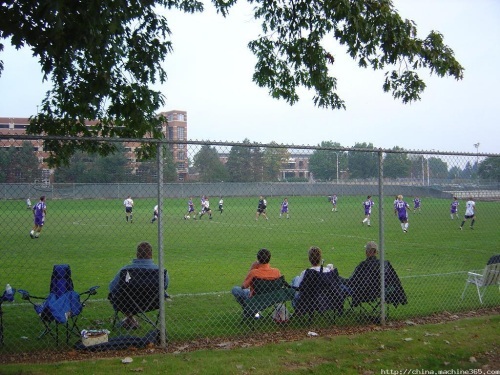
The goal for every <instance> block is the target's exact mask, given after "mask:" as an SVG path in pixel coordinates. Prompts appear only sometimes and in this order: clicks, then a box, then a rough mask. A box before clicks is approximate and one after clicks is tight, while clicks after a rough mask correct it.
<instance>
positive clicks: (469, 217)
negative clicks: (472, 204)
mask: <svg viewBox="0 0 500 375" xmlns="http://www.w3.org/2000/svg"><path fill="white" fill-rule="evenodd" d="M464 218H465V219H472V218H474V215H465V216H464Z"/></svg>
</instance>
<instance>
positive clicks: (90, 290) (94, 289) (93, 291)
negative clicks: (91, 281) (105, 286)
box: [80, 285, 99, 296]
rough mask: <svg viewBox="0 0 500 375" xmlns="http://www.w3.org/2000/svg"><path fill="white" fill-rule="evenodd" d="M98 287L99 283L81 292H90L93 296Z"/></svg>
mask: <svg viewBox="0 0 500 375" xmlns="http://www.w3.org/2000/svg"><path fill="white" fill-rule="evenodd" d="M97 289H99V285H95V286H93V287H90V288H89V289H88V290H86V291H85V292H83V293H80V295H83V294H88V295H89V296H93V295H95V294H97Z"/></svg>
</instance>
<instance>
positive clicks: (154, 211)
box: [151, 205, 158, 224]
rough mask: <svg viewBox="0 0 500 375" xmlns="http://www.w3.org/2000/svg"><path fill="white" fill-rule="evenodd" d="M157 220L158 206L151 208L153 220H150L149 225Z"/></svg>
mask: <svg viewBox="0 0 500 375" xmlns="http://www.w3.org/2000/svg"><path fill="white" fill-rule="evenodd" d="M156 219H158V205H156V206H155V207H154V208H153V218H152V219H151V224H152V223H154V222H155V221H156Z"/></svg>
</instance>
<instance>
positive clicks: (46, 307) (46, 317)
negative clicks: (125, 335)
mask: <svg viewBox="0 0 500 375" xmlns="http://www.w3.org/2000/svg"><path fill="white" fill-rule="evenodd" d="M97 288H99V286H93V287H91V288H89V289H88V290H86V291H85V292H83V293H77V292H75V290H74V287H73V280H72V278H71V268H70V266H69V265H68V264H56V265H55V266H54V268H53V270H52V276H51V279H50V293H49V295H48V296H47V297H36V296H32V295H30V293H29V292H28V291H26V290H22V289H19V290H18V293H19V294H21V296H22V298H23V299H24V300H27V301H28V302H30V303H31V304H32V305H33V307H34V309H35V311H36V313H37V314H38V316H39V317H40V320H41V321H42V324H43V326H44V330H43V332H42V333H41V334H40V336H39V337H38V338H42V337H44V336H46V335H50V336H51V337H52V338H54V339H55V341H56V345H59V326H63V327H64V328H65V331H66V344H69V338H70V335H71V334H74V335H76V336H78V337H80V329H79V328H78V326H77V320H78V317H79V316H80V313H81V312H82V310H83V308H84V306H85V302H86V301H87V300H88V299H89V298H90V296H93V295H95V294H96V293H97ZM83 295H86V298H85V299H84V300H83V301H81V299H80V297H81V296H83ZM32 300H42V302H41V303H34V302H33V301H32ZM54 331H55V332H54Z"/></svg>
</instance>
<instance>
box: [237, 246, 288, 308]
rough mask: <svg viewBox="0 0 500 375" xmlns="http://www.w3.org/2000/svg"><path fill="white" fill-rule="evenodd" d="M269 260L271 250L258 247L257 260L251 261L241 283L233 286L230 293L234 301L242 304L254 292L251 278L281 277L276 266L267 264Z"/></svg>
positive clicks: (270, 278) (269, 278)
mask: <svg viewBox="0 0 500 375" xmlns="http://www.w3.org/2000/svg"><path fill="white" fill-rule="evenodd" d="M270 260H271V252H270V251H269V250H267V249H260V250H259V252H258V253H257V261H255V262H253V263H252V266H251V267H250V271H249V272H248V274H247V276H246V277H245V280H244V281H243V284H242V285H241V287H240V286H235V287H234V288H233V289H232V290H231V293H232V294H233V296H234V298H236V301H238V303H239V304H240V305H242V306H244V304H245V301H246V300H247V299H249V298H251V297H252V296H253V294H254V290H253V279H254V278H257V279H265V280H275V279H278V278H279V277H281V272H280V270H279V269H277V268H272V267H271V266H270V264H269V262H270Z"/></svg>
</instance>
